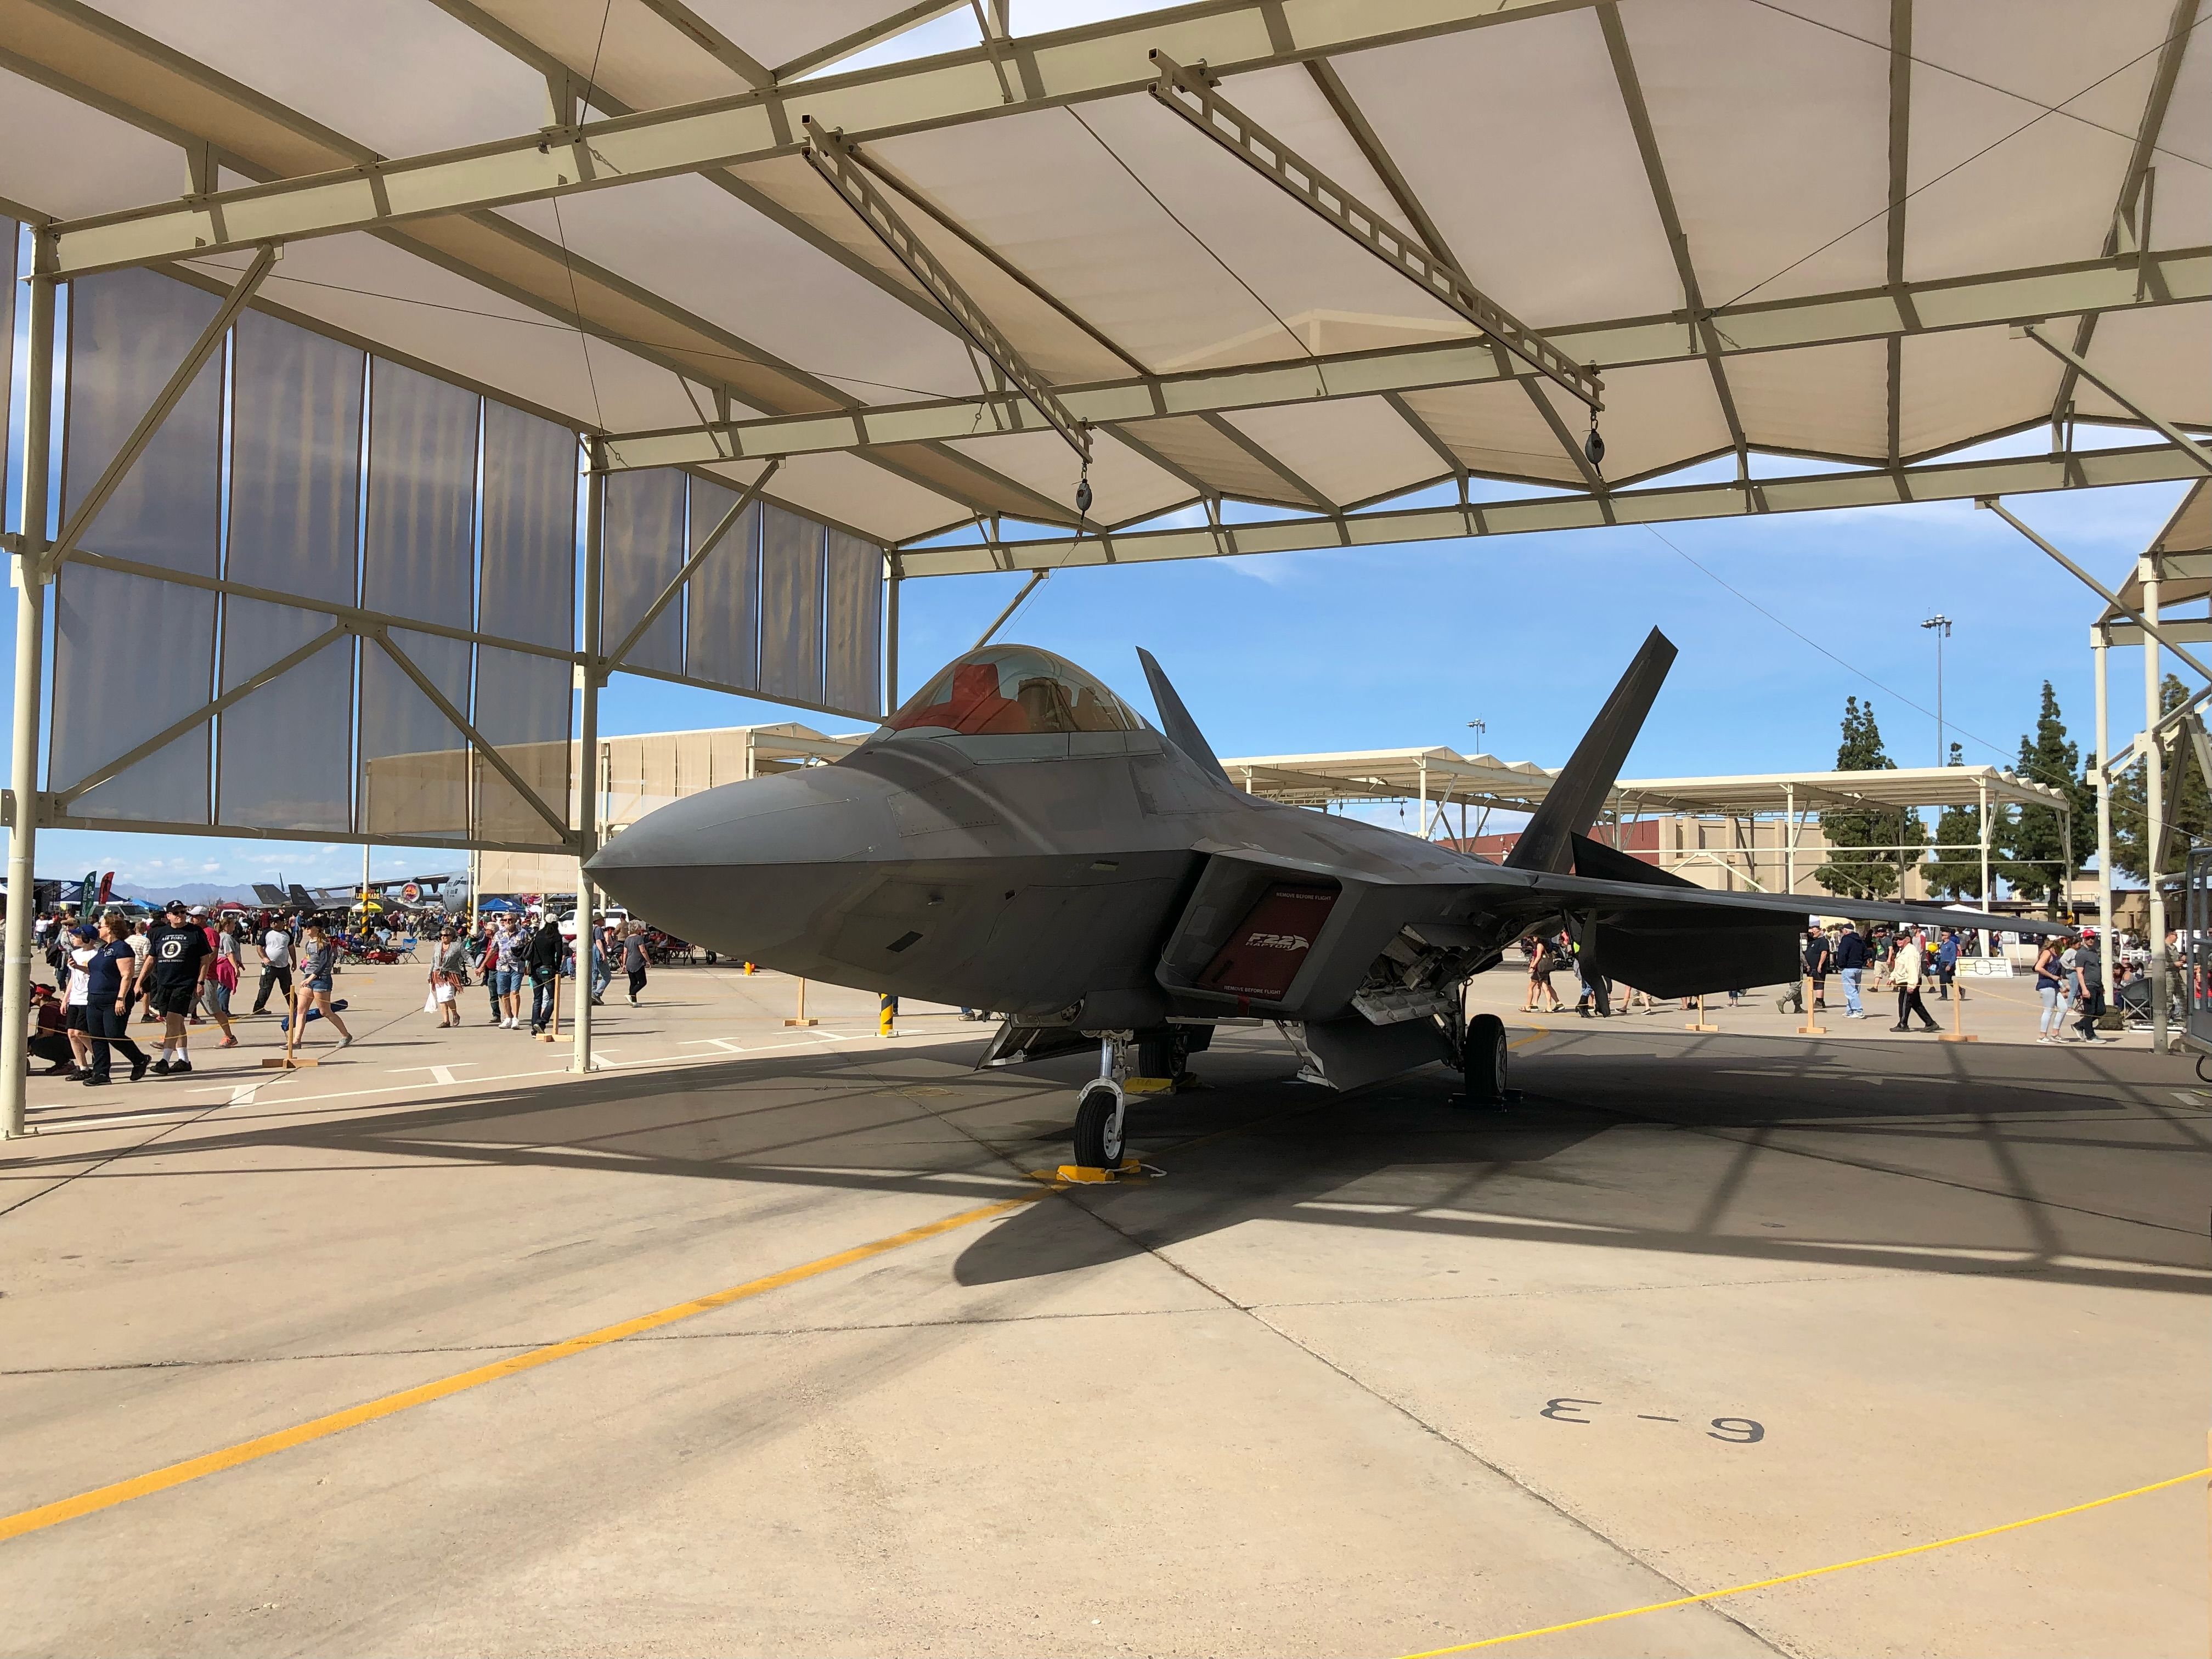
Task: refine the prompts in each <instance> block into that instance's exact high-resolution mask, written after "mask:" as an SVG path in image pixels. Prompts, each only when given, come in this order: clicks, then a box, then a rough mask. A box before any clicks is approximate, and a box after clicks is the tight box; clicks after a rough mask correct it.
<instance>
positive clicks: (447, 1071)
mask: <svg viewBox="0 0 2212 1659" xmlns="http://www.w3.org/2000/svg"><path fill="white" fill-rule="evenodd" d="M481 1065H483V1061H482V1060H453V1061H450V1062H449V1063H447V1064H446V1065H443V1066H393V1067H392V1069H391V1072H390V1073H389V1074H388V1075H390V1076H392V1077H398V1075H399V1074H400V1073H403V1072H428V1073H429V1074H430V1075H431V1076H432V1077H434V1078H435V1079H437V1080H438V1081H439V1082H441V1083H459V1081H460V1080H461V1079H459V1078H457V1077H455V1076H454V1075H453V1067H454V1066H481Z"/></svg>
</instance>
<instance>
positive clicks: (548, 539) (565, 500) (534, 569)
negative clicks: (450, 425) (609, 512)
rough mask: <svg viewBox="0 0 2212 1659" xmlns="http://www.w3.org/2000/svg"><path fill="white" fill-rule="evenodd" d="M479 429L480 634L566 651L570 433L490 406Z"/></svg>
mask: <svg viewBox="0 0 2212 1659" xmlns="http://www.w3.org/2000/svg"><path fill="white" fill-rule="evenodd" d="M483 428H484V430H483V452H484V453H483V520H484V521H483V592H482V596H481V597H482V600H483V631H484V632H485V633H487V634H499V635H505V636H506V637H507V638H508V639H511V640H527V641H529V642H530V643H531V644H532V645H550V646H554V647H558V648H559V649H561V650H563V651H566V650H568V649H569V648H570V647H573V646H574V643H575V638H576V580H575V577H576V435H575V434H574V432H571V431H570V430H569V429H568V428H566V427H563V426H556V425H554V424H553V423H552V422H550V421H541V420H539V419H538V417H537V416H535V415H526V414H524V413H523V412H522V411H521V410H519V409H509V408H508V407H507V405H506V404H498V403H487V404H485V405H484V416H483ZM480 729H484V730H485V731H486V735H489V729H488V728H480Z"/></svg>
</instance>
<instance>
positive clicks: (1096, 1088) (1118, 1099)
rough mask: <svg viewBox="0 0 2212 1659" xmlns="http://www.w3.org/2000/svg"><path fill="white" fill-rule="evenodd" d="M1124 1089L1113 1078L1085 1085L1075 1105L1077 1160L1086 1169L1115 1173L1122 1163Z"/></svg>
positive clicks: (1095, 1079) (1093, 1081)
mask: <svg viewBox="0 0 2212 1659" xmlns="http://www.w3.org/2000/svg"><path fill="white" fill-rule="evenodd" d="M1122 1107H1123V1100H1122V1095H1121V1089H1120V1088H1119V1087H1118V1086H1117V1085H1115V1083H1114V1081H1113V1079H1110V1078H1094V1079H1092V1080H1091V1082H1089V1083H1087V1084H1085V1085H1084V1088H1083V1093H1082V1096H1081V1097H1079V1099H1078V1100H1077V1102H1076V1104H1075V1161H1076V1163H1077V1164H1080V1165H1082V1166H1084V1167H1085V1168H1086V1169H1092V1170H1115V1169H1119V1168H1120V1167H1121V1152H1122V1134H1121V1122H1122Z"/></svg>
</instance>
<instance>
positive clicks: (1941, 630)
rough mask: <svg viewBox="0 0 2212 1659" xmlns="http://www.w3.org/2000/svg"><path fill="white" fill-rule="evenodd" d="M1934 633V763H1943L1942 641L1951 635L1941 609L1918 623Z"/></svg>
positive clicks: (1946, 618) (1947, 619) (1949, 627)
mask: <svg viewBox="0 0 2212 1659" xmlns="http://www.w3.org/2000/svg"><path fill="white" fill-rule="evenodd" d="M1920 625H1921V626H1922V627H1923V628H1925V629H1929V631H1930V632H1932V633H1933V634H1934V635H1936V765H1938V766H1941V765H1942V763H1943V641H1946V640H1948V639H1949V638H1950V637H1951V619H1950V618H1949V617H1947V616H1945V615H1944V614H1943V613H1942V611H1937V612H1936V614H1935V615H1934V616H1932V617H1929V619H1928V620H1927V621H1926V622H1924V623H1921V624H1920Z"/></svg>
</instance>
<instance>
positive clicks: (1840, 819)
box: [1813, 697, 1928, 898]
mask: <svg viewBox="0 0 2212 1659" xmlns="http://www.w3.org/2000/svg"><path fill="white" fill-rule="evenodd" d="M1896 769H1897V763H1896V762H1895V761H1893V760H1892V759H1890V757H1889V754H1888V751H1887V750H1885V749H1883V747H1882V746H1881V727H1880V726H1877V725H1876V724H1875V717H1874V704H1873V703H1872V702H1866V703H1862V702H1859V700H1858V699H1857V697H1845V698H1844V722H1843V741H1842V742H1841V743H1839V744H1837V746H1836V770H1838V772H1893V771H1895V770H1896ZM1820 833H1821V834H1822V835H1823V836H1826V838H1827V842H1828V861H1827V862H1826V864H1824V865H1822V866H1820V868H1819V869H1818V870H1815V871H1814V872H1813V879H1814V880H1815V881H1817V882H1819V883H1820V884H1821V885H1822V886H1823V887H1825V888H1826V889H1827V890H1829V891H1830V892H1832V893H1839V894H1842V895H1843V896H1845V897H1847V898H1883V897H1887V896H1888V895H1890V894H1892V893H1894V892H1896V891H1897V890H1898V878H1899V872H1901V871H1902V870H1903V869H1904V868H1905V866H1907V865H1910V864H1917V862H1919V860H1920V854H1919V853H1918V852H1917V851H1908V852H1905V853H1903V854H1899V853H1896V852H1861V851H1857V850H1856V849H1858V848H1896V847H1900V846H1902V847H1905V848H1917V847H1919V846H1920V845H1921V844H1923V843H1924V842H1926V840H1927V837H1928V831H1927V827H1926V826H1925V825H1924V824H1923V823H1921V821H1920V817H1919V815H1918V814H1917V813H1916V812H1911V811H1905V810H1904V809H1902V808H1888V809H1884V808H1880V807H1875V808H1869V809H1866V810H1863V811H1827V812H1823V813H1821V814H1820Z"/></svg>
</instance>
